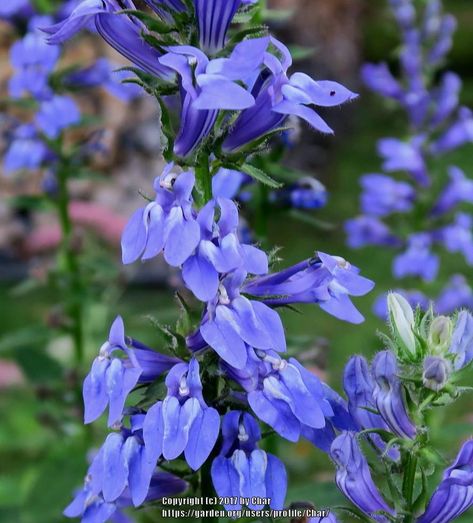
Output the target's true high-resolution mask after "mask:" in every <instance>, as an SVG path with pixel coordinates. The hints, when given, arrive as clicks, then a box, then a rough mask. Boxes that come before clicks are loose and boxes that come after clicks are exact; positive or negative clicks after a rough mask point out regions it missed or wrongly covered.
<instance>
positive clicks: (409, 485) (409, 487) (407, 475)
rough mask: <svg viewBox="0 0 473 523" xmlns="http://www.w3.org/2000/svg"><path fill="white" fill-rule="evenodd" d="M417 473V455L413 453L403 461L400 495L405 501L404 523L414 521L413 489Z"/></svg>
mask: <svg viewBox="0 0 473 523" xmlns="http://www.w3.org/2000/svg"><path fill="white" fill-rule="evenodd" d="M416 471H417V455H416V453H415V452H413V453H412V454H411V453H408V454H407V456H406V459H405V470H404V477H403V481H402V493H403V495H404V499H405V501H406V509H407V512H408V515H406V517H405V518H404V523H412V522H413V521H414V516H413V514H412V509H413V507H412V505H413V498H414V487H415V477H416Z"/></svg>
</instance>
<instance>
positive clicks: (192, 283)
mask: <svg viewBox="0 0 473 523" xmlns="http://www.w3.org/2000/svg"><path fill="white" fill-rule="evenodd" d="M216 215H218V216H219V218H218V221H217V222H215V217H216ZM197 221H198V222H199V226H200V241H199V245H198V247H197V248H196V250H195V252H194V254H192V255H191V256H190V257H189V258H188V259H187V260H186V261H185V262H184V264H183V266H182V278H183V280H184V282H185V284H186V285H187V287H188V288H189V289H190V290H191V291H192V292H193V293H194V294H195V296H196V297H197V298H198V299H199V300H202V301H211V300H213V299H214V298H215V296H216V294H217V291H218V288H219V283H220V280H219V276H220V275H223V274H227V273H229V272H231V271H233V270H235V269H242V270H245V271H246V272H248V273H251V274H266V273H267V272H268V258H267V256H266V253H265V252H263V251H261V250H260V249H258V248H256V247H254V246H252V245H247V244H242V243H240V240H239V238H238V225H239V219H238V209H237V207H236V205H235V204H234V202H233V201H232V200H229V199H226V198H216V199H212V200H211V201H209V202H208V203H207V204H206V205H205V206H204V207H203V208H202V209H201V211H200V212H199V214H198V216H197Z"/></svg>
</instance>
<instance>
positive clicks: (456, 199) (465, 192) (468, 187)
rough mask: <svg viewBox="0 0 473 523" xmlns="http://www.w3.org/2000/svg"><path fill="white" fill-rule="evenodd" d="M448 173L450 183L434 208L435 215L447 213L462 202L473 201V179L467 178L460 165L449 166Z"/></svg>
mask: <svg viewBox="0 0 473 523" xmlns="http://www.w3.org/2000/svg"><path fill="white" fill-rule="evenodd" d="M448 175H449V177H450V183H449V184H448V185H447V186H446V187H445V189H444V190H443V192H442V194H441V195H440V197H439V199H438V200H437V203H436V204H435V206H434V208H433V209H432V214H434V215H438V214H443V213H446V212H448V211H450V210H451V209H453V208H454V207H455V206H456V205H458V204H459V203H461V202H467V203H473V180H470V179H469V178H467V177H466V175H465V173H464V172H463V171H462V170H461V169H459V168H458V167H449V169H448Z"/></svg>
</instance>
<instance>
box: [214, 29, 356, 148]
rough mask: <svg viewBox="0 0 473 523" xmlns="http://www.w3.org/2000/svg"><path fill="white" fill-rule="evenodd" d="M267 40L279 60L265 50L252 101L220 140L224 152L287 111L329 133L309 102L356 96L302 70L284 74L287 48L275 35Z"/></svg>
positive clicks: (256, 135) (275, 122)
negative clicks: (314, 78)
mask: <svg viewBox="0 0 473 523" xmlns="http://www.w3.org/2000/svg"><path fill="white" fill-rule="evenodd" d="M270 41H271V44H272V45H273V46H274V48H275V49H276V50H277V52H278V53H279V55H280V56H281V60H280V59H279V58H277V57H276V56H275V55H274V54H272V53H269V52H267V53H265V57H264V66H265V68H264V69H263V70H262V71H261V73H260V74H259V76H258V77H256V78H255V79H254V81H253V83H252V85H253V87H252V90H251V93H252V95H253V96H254V98H255V100H256V102H255V104H254V105H253V106H252V107H250V108H249V109H246V110H245V111H243V112H242V113H241V115H240V116H239V117H238V118H237V119H236V121H235V123H234V124H233V125H232V127H231V129H230V131H229V134H228V136H227V138H226V139H225V140H224V142H223V144H222V149H223V151H224V152H226V153H229V154H232V153H234V152H235V151H237V150H238V149H240V148H241V147H243V146H245V145H247V144H248V143H250V142H252V141H253V140H256V139H258V138H259V137H261V136H263V135H265V134H266V133H268V132H270V131H272V130H273V129H276V128H278V127H280V126H281V125H282V123H283V122H284V120H285V119H286V117H287V116H289V115H293V116H297V117H299V118H302V119H303V120H305V121H306V122H308V123H309V125H311V126H312V127H313V128H314V129H316V130H318V131H321V132H323V133H332V132H333V131H332V129H331V128H330V127H329V126H328V125H327V124H326V123H325V121H324V120H323V119H322V118H321V117H320V116H319V115H318V114H317V113H316V112H315V111H314V110H313V109H311V108H310V106H312V105H315V106H321V107H333V106H336V105H340V104H342V103H345V102H347V101H350V100H353V99H355V98H356V96H357V95H355V94H354V93H352V92H351V91H349V90H348V89H346V88H345V87H343V86H342V85H340V84H338V83H336V82H331V81H319V82H316V81H315V80H313V79H312V78H310V77H309V76H307V75H306V74H304V73H294V74H293V75H292V76H291V77H290V78H288V76H287V71H288V69H289V67H290V66H291V64H292V58H291V55H290V52H289V50H288V49H287V47H286V46H285V45H284V44H282V43H281V42H279V41H278V40H276V39H275V38H272V37H271V39H270ZM224 63H225V62H224Z"/></svg>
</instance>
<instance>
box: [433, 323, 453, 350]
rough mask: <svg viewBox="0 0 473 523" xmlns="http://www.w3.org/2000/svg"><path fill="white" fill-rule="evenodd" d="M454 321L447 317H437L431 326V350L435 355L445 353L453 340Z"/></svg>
mask: <svg viewBox="0 0 473 523" xmlns="http://www.w3.org/2000/svg"><path fill="white" fill-rule="evenodd" d="M452 331H453V325H452V320H451V319H450V318H447V316H437V317H436V318H434V320H433V321H432V323H431V324H430V329H429V348H430V350H431V352H433V353H435V354H441V353H443V352H445V351H446V350H447V349H448V347H449V346H450V341H451V339H452Z"/></svg>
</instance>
